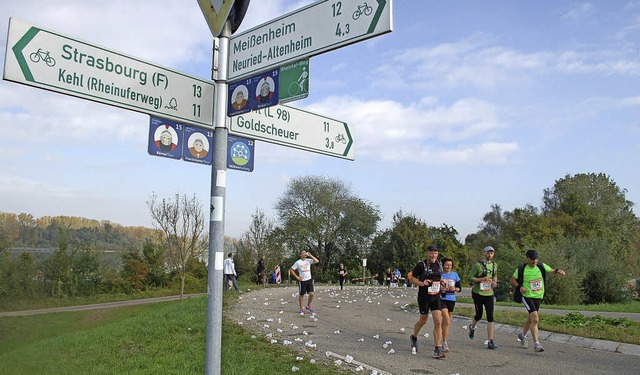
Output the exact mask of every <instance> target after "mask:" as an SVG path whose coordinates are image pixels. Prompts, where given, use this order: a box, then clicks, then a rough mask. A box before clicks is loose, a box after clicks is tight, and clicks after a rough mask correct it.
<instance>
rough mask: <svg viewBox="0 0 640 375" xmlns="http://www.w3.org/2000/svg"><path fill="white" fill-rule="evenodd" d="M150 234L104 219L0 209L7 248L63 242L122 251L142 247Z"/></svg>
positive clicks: (0, 236) (1, 234) (0, 228)
mask: <svg viewBox="0 0 640 375" xmlns="http://www.w3.org/2000/svg"><path fill="white" fill-rule="evenodd" d="M154 233H155V230H154V229H151V228H145V227H125V226H122V225H120V224H117V223H112V222H110V221H108V220H103V221H98V220H94V219H87V218H83V217H74V216H43V217H40V218H35V217H33V215H31V214H27V213H20V214H15V213H7V212H0V240H1V242H2V243H4V244H5V246H6V247H10V248H16V247H17V248H25V247H26V248H56V247H57V246H58V244H59V243H60V242H61V241H64V242H66V243H68V244H69V245H79V246H89V247H91V248H92V249H94V250H122V249H128V248H134V247H139V246H142V244H143V243H144V242H145V241H146V240H148V239H153V238H154Z"/></svg>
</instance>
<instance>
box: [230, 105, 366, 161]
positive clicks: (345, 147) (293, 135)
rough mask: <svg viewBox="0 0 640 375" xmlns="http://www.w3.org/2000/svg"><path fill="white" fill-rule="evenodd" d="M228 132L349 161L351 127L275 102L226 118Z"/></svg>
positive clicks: (351, 139) (351, 150)
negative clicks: (266, 106) (269, 105)
mask: <svg viewBox="0 0 640 375" xmlns="http://www.w3.org/2000/svg"><path fill="white" fill-rule="evenodd" d="M229 133H231V134H236V135H240V136H243V137H247V138H252V139H260V140H263V141H266V142H270V143H277V144H280V145H284V146H289V147H294V148H299V149H301V150H306V151H312V152H317V153H319V154H325V155H329V156H335V157H338V158H342V159H348V160H353V157H354V152H353V127H350V126H349V125H347V123H346V122H343V121H339V120H334V119H332V118H328V117H325V116H321V115H318V114H316V113H313V112H308V111H303V110H301V109H297V108H294V107H289V106H285V105H277V106H274V107H268V108H264V109H261V110H258V111H252V112H249V113H245V114H242V115H238V116H235V117H231V118H230V119H229Z"/></svg>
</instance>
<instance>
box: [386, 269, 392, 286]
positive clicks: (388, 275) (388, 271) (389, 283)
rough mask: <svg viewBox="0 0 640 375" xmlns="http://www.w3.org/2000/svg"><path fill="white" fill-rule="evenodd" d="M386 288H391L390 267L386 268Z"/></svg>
mask: <svg viewBox="0 0 640 375" xmlns="http://www.w3.org/2000/svg"><path fill="white" fill-rule="evenodd" d="M386 278H387V289H390V288H391V282H392V281H393V272H391V268H387V274H386Z"/></svg>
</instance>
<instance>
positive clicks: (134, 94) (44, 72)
mask: <svg viewBox="0 0 640 375" xmlns="http://www.w3.org/2000/svg"><path fill="white" fill-rule="evenodd" d="M7 46H8V48H7V52H6V54H5V62H4V73H3V78H4V79H5V80H9V81H14V82H17V83H22V84H25V85H29V86H35V87H39V88H42V89H46V90H51V91H55V92H59V93H62V94H67V95H72V96H75V97H79V98H83V99H88V100H93V101H97V102H101V103H105V104H109V105H113V106H117V107H121V108H126V109H130V110H132V111H136V112H142V113H146V114H149V115H156V116H160V117H163V118H169V119H173V120H176V121H178V122H185V123H188V124H193V125H199V126H206V127H212V126H213V93H214V83H213V82H212V81H208V80H203V79H200V78H197V77H192V76H189V75H186V74H184V73H180V72H177V71H174V70H171V69H167V68H164V67H162V66H159V65H156V64H153V63H149V62H146V61H143V60H140V59H137V58H134V57H130V56H127V55H125V54H122V53H118V52H114V51H111V50H108V49H105V48H103V47H100V46H97V45H93V44H90V43H87V42H83V41H80V40H78V39H75V38H70V37H67V36H64V35H61V34H58V33H56V32H53V31H48V30H44V29H41V28H39V27H36V26H32V25H30V24H27V23H25V22H22V21H18V20H16V19H13V18H11V19H10V20H9V34H8V37H7Z"/></svg>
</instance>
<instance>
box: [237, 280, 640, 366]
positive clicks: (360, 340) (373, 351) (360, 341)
mask: <svg viewBox="0 0 640 375" xmlns="http://www.w3.org/2000/svg"><path fill="white" fill-rule="evenodd" d="M296 293H297V288H295V287H285V288H267V289H262V290H258V291H254V292H251V293H245V294H243V296H242V297H243V298H242V300H241V301H240V303H239V304H237V305H236V307H235V309H234V311H233V312H232V314H235V317H234V319H235V320H236V321H237V322H238V323H240V324H242V325H243V326H245V327H246V328H248V329H250V330H252V331H255V332H256V335H257V336H259V335H268V336H267V337H269V336H270V337H269V339H270V340H277V343H274V345H285V340H287V346H292V347H295V348H298V349H300V350H303V351H304V352H305V354H304V355H303V358H305V360H308V359H310V358H314V357H315V358H319V357H325V358H326V357H328V358H331V359H332V360H336V359H341V360H343V361H344V359H345V358H346V357H347V356H350V357H353V362H352V364H351V365H350V366H349V367H351V368H355V367H357V366H359V365H360V366H363V369H364V371H361V372H359V373H364V374H371V373H372V369H376V370H377V371H379V372H378V373H381V372H384V373H389V374H396V375H400V374H407V375H415V374H445V375H450V374H460V375H470V374H480V375H483V374H487V375H489V374H491V375H493V374H509V375H511V374H518V373H529V374H566V375H585V374H616V375H624V374H629V375H631V374H633V375H636V374H638V373H639V370H638V369H640V355H632V354H622V353H617V352H613V351H611V348H605V347H603V349H608V350H596V349H588V348H585V347H581V346H580V345H581V344H582V342H581V340H580V338H575V337H574V338H572V339H571V340H570V339H569V338H568V337H566V339H563V340H557V339H556V338H557V337H555V336H550V337H549V339H552V340H554V341H550V340H542V341H541V342H542V344H543V346H544V348H545V352H544V353H534V352H533V345H532V344H530V348H529V349H528V350H525V349H521V348H520V347H519V343H518V342H517V340H516V336H515V333H514V332H515V331H517V328H516V327H509V326H503V325H500V327H499V329H497V330H496V333H495V339H496V343H497V344H498V346H499V348H498V349H497V350H489V349H487V348H486V346H485V345H484V344H483V342H484V340H485V339H486V329H485V327H486V326H485V325H484V324H483V323H480V326H479V327H478V330H477V331H476V338H475V339H474V340H470V339H469V337H468V336H467V333H468V331H467V329H466V325H467V324H468V323H469V319H467V318H463V317H457V318H455V319H454V322H453V324H452V328H451V335H450V338H449V346H450V348H451V351H450V352H449V353H448V356H447V358H446V359H443V360H437V359H434V358H432V357H431V354H432V352H433V338H432V336H431V334H432V331H433V325H432V324H431V319H429V322H428V323H427V325H426V326H425V327H424V328H423V329H422V331H421V336H420V337H419V339H418V342H419V347H420V350H419V353H418V354H417V355H412V354H411V351H410V345H409V334H410V332H411V330H412V328H413V325H414V323H415V322H416V320H417V319H418V313H417V311H415V310H414V309H412V308H411V307H410V306H408V304H409V303H412V302H415V297H416V295H415V293H416V291H415V289H414V290H411V289H392V290H390V291H388V290H387V289H386V288H384V287H377V288H368V287H352V286H350V287H348V288H346V289H345V290H344V291H342V292H341V291H340V290H339V289H338V288H337V287H323V286H320V287H317V291H316V298H317V299H316V302H315V303H314V308H315V311H316V314H315V319H314V318H312V317H311V316H309V314H306V315H304V316H301V315H300V314H298V312H297V311H298V307H297V296H296ZM542 311H543V312H547V311H550V310H544V306H543V309H542ZM316 319H317V320H316ZM305 332H306V334H305ZM425 333H428V334H429V335H430V337H428V338H426V337H424V336H423V335H424V334H425ZM560 336H564V335H560ZM376 337H377V338H376ZM569 340H570V341H569ZM309 341H311V343H310V344H309ZM556 341H563V342H567V341H569V343H560V342H556ZM385 343H387V345H386V348H385V347H384V346H385V345H384V344H385ZM305 344H309V345H311V347H310V346H308V345H305ZM314 344H315V347H313V345H314ZM391 349H393V353H389V352H390V351H391ZM628 349H629V352H631V353H637V354H640V350H639V349H638V346H635V345H630V346H628ZM327 354H328V356H327ZM341 366H345V365H344V364H342V365H341ZM288 371H290V370H289V369H283V373H288Z"/></svg>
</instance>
